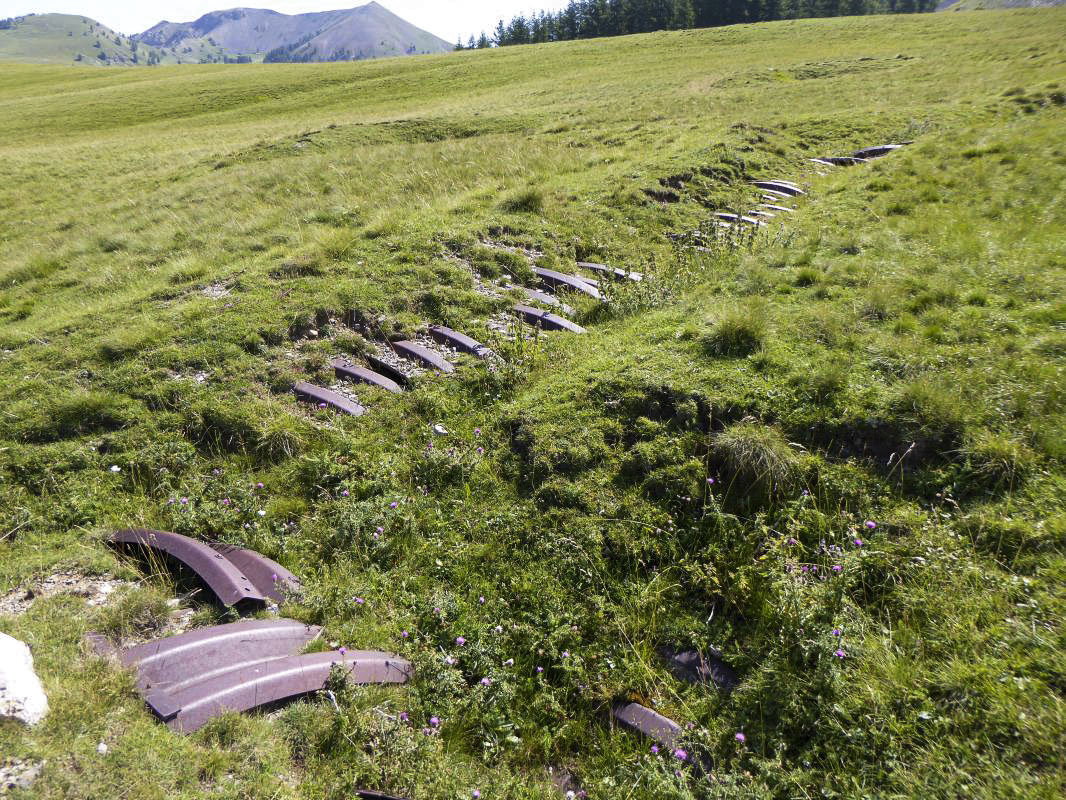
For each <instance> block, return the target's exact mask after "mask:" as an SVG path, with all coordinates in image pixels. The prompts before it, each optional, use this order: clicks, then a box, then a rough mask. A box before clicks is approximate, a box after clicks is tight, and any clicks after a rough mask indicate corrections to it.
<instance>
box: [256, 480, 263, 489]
mask: <svg viewBox="0 0 1066 800" xmlns="http://www.w3.org/2000/svg"><path fill="white" fill-rule="evenodd" d="M255 488H256V489H262V488H263V482H262V481H260V482H259V483H257V484H256V485H255Z"/></svg>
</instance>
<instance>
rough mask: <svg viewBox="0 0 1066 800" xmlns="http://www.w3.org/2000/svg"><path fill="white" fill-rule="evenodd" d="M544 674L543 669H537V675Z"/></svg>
mask: <svg viewBox="0 0 1066 800" xmlns="http://www.w3.org/2000/svg"><path fill="white" fill-rule="evenodd" d="M542 672H544V667H537V674H538V675H539V674H540V673H542Z"/></svg>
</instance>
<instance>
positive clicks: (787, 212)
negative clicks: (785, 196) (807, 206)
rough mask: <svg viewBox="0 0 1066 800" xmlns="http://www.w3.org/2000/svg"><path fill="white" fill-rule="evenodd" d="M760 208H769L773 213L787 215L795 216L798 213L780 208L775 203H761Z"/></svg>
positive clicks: (792, 209)
mask: <svg viewBox="0 0 1066 800" xmlns="http://www.w3.org/2000/svg"><path fill="white" fill-rule="evenodd" d="M759 208H769V209H772V210H773V211H782V212H784V213H786V214H793V213H795V211H796V209H794V208H785V206H778V205H774V204H773V203H759Z"/></svg>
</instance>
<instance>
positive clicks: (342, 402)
mask: <svg viewBox="0 0 1066 800" xmlns="http://www.w3.org/2000/svg"><path fill="white" fill-rule="evenodd" d="M292 390H293V392H295V393H296V396H297V397H298V398H299V399H301V400H304V401H306V402H308V403H314V404H316V405H318V406H322V405H326V406H328V407H330V408H332V409H334V410H336V411H340V412H341V413H343V414H351V415H352V416H353V417H361V416H363V414H365V413H366V409H365V408H363V407H362V406H361V405H359V404H358V403H356V402H355V401H354V400H350V399H348V398H347V397H345V396H344V395H343V394H338V393H337V392H333V391H330V390H329V389H323V388H322V387H321V386H315V385H314V384H313V383H307V382H306V381H300V382H299V383H297V384H296V385H295V386H294V387H293V388H292Z"/></svg>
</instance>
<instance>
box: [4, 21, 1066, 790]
mask: <svg viewBox="0 0 1066 800" xmlns="http://www.w3.org/2000/svg"><path fill="white" fill-rule="evenodd" d="M1064 22H1066V16H1064V13H1063V11H1062V10H1059V9H1043V10H1033V11H1029V10H1020V11H1011V12H987V13H981V14H961V13H960V14H950V15H936V16H933V15H923V16H920V17H919V16H915V17H907V18H902V17H896V18H891V19H888V18H877V17H867V18H861V19H845V20H812V21H800V22H788V23H775V24H762V25H754V26H744V27H736V28H730V29H719V30H711V31H686V32H679V33H662V34H653V35H647V36H638V37H621V38H617V39H613V40H611V41H610V42H609V43H605V42H599V41H597V42H567V43H559V44H550V45H544V46H538V47H529V48H508V49H502V50H494V51H486V52H479V53H458V54H450V55H447V56H441V57H427V58H420V59H405V60H402V59H398V60H391V61H380V62H366V63H360V64H322V65H298V66H297V65H267V66H257V65H250V66H248V67H246V68H241V69H240V70H227V69H225V68H224V67H220V66H203V67H196V66H183V67H180V68H178V67H175V68H168V67H161V68H159V69H156V70H152V71H150V72H137V71H122V72H119V71H98V72H90V71H83V70H78V71H74V70H70V69H61V68H49V67H10V68H5V69H4V70H3V71H2V72H0V156H2V157H0V175H2V177H3V180H2V181H0V207H2V208H3V209H4V213H3V214H2V215H0V240H2V241H3V243H4V247H3V248H0V287H2V288H0V376H2V377H3V380H2V381H0V408H2V411H0V465H2V471H0V596H3V595H6V593H7V592H9V591H19V592H20V595H19V596H20V597H22V596H23V594H24V591H25V587H32V586H33V585H34V581H35V580H37V579H39V578H41V577H44V576H47V575H50V574H52V573H54V572H56V571H58V570H60V569H63V570H65V569H74V570H78V571H81V572H84V573H87V574H93V575H98V574H102V573H114V574H117V575H119V576H121V577H123V578H124V579H127V580H132V581H136V582H137V583H138V584H139V585H137V586H134V587H130V588H129V589H127V590H124V591H123V592H121V593H119V594H118V595H117V596H116V597H115V598H114V599H113V600H112V601H111V602H109V603H108V604H106V605H105V606H103V607H101V608H90V607H88V606H87V605H86V604H85V602H84V601H83V600H82V599H81V598H79V597H76V596H71V595H62V594H60V595H54V596H48V597H40V598H38V599H37V600H36V601H35V602H34V603H33V604H32V606H31V607H30V608H29V610H28V611H26V612H25V613H22V614H18V615H8V616H2V615H0V630H3V631H5V632H7V633H11V634H12V635H15V636H17V637H19V638H21V639H24V640H26V641H27V642H29V643H30V644H31V645H32V646H33V648H34V655H35V658H36V663H37V667H38V670H39V672H40V673H41V676H42V678H43V680H44V683H45V685H46V688H47V689H48V691H49V694H50V698H51V703H52V713H51V715H50V717H49V718H48V719H47V721H46V722H45V723H43V725H42V726H41V727H39V728H37V729H34V730H32V731H27V730H24V729H21V728H17V727H15V726H13V725H4V726H0V752H3V753H4V754H5V756H7V755H8V754H10V755H11V756H12V757H16V758H20V759H31V760H46V761H47V764H46V765H45V767H44V769H43V771H42V774H41V776H40V778H39V779H38V781H37V783H36V785H35V786H34V788H33V789H32V790H31V791H30V792H23V793H22V795H23V796H33V797H41V798H60V797H62V798H71V797H73V798H78V797H82V798H90V797H92V798H96V797H117V796H129V797H146V798H154V797H167V798H194V797H195V798H199V797H203V796H218V797H254V798H259V797H263V798H265V797H314V798H337V799H338V800H339V799H340V798H350V797H352V796H353V794H354V790H355V789H357V788H363V787H366V788H377V789H380V790H387V791H390V792H392V793H396V794H400V795H404V796H411V797H416V798H463V797H471V796H474V795H473V793H474V791H475V790H476V791H477V792H479V793H480V796H481V797H483V798H490V797H492V798H513V799H518V798H521V799H522V800H527V799H528V800H532V799H533V798H545V799H547V798H552V797H558V796H560V794H561V792H560V791H559V790H557V789H556V788H555V787H554V786H553V778H556V779H557V778H558V777H559V775H560V774H561V773H563V772H564V771H565V772H566V773H568V774H570V775H571V776H573V778H574V780H575V782H576V784H575V788H574V789H573V791H575V792H576V791H579V790H583V791H585V792H587V793H588V795H589V796H590V797H594V798H612V800H613V798H618V797H631V798H656V800H658V799H659V798H678V799H679V800H680V799H682V798H704V797H726V798H749V797H774V798H791V797H810V796H823V797H848V798H852V797H871V798H872V797H958V796H968V797H987V798H992V797H1027V798H1057V797H1059V796H1061V795H1062V793H1063V790H1064V788H1066V775H1064V771H1063V767H1062V757H1061V754H1062V752H1064V750H1066V718H1064V708H1063V697H1062V695H1063V691H1064V686H1066V681H1064V675H1063V666H1062V665H1063V658H1062V653H1063V649H1064V648H1063V645H1064V641H1063V629H1062V620H1063V619H1064V618H1066V597H1064V589H1063V587H1064V586H1066V583H1064V580H1063V579H1064V571H1066V561H1064V558H1063V552H1064V547H1066V514H1064V512H1063V508H1064V507H1066V504H1064V500H1066V473H1064V469H1063V462H1064V459H1066V449H1064V446H1063V442H1064V441H1066V436H1064V421H1066V410H1064V398H1063V387H1064V386H1066V380H1064V379H1063V377H1064V376H1063V362H1062V356H1063V352H1064V346H1063V335H1064V334H1063V326H1064V325H1066V305H1064V303H1063V300H1062V296H1061V295H1062V286H1063V285H1064V283H1066V281H1064V272H1066V260H1064V256H1063V251H1062V238H1063V231H1064V230H1066V211H1064V205H1063V203H1062V202H1061V187H1062V186H1063V185H1066V152H1064V150H1063V145H1062V130H1063V110H1064V109H1063V104H1062V102H1061V93H1062V88H1061V87H1062V86H1064V85H1066V68H1064V66H1063V64H1064V63H1066V62H1064V60H1063V54H1064V52H1066V50H1064V44H1063V43H1062V42H1061V41H1060V39H1061V37H1059V36H1057V32H1058V31H1059V30H1061V29H1062V27H1063V23H1064ZM149 77H150V80H149ZM893 140H904V141H913V142H914V143H913V144H912V145H910V146H908V147H906V148H904V149H903V150H901V151H899V152H897V153H894V154H893V155H891V156H888V157H886V158H884V159H881V160H878V161H875V162H873V163H871V164H867V165H860V166H855V167H849V168H839V169H835V170H824V173H825V174H822V172H823V171H822V170H821V169H820V168H819V167H817V166H815V165H813V164H811V162H810V161H809V159H810V158H811V157H812V156H820V155H836V154H845V153H848V152H851V151H853V150H854V149H856V148H858V147H860V146H863V145H868V144H877V143H881V142H885V141H893ZM755 176H775V177H781V178H787V179H790V180H793V181H798V182H802V183H803V184H804V186H805V187H806V188H807V189H808V190H809V196H808V197H807V198H805V199H803V200H801V201H799V202H797V203H796V206H797V208H796V211H795V212H794V213H791V214H786V213H782V214H781V216H780V217H779V218H775V220H774V222H773V225H771V226H769V228H768V229H767V230H766V231H763V232H760V233H759V234H757V235H754V236H737V235H733V234H730V233H728V232H724V231H723V232H721V233H718V232H717V231H719V230H720V229H717V228H715V227H714V226H713V225H710V224H708V222H709V218H710V215H711V213H712V212H713V211H715V210H734V211H736V210H743V206H744V204H745V203H747V202H750V200H749V199H748V198H749V197H750V195H745V192H746V191H747V190H746V189H745V188H744V187H745V183H746V181H747V180H748V179H750V178H752V177H755ZM786 217H787V218H786ZM575 260H583V261H606V262H609V263H612V264H615V265H618V266H626V267H628V268H630V269H633V270H637V271H640V272H642V273H644V275H645V280H644V281H642V282H641V283H640V284H633V285H632V286H630V285H628V284H620V285H618V286H611V287H610V288H609V289H606V290H605V293H606V295H607V298H608V300H607V302H606V303H605V304H597V303H596V302H595V301H593V300H592V299H591V298H584V297H579V298H572V297H568V298H566V299H567V302H569V303H571V304H572V305H573V306H575V316H576V318H577V319H578V321H580V322H581V323H582V324H584V325H587V326H588V328H589V332H588V333H586V334H585V335H584V336H565V335H555V334H548V335H540V336H537V337H536V338H534V339H531V340H526V339H524V338H521V337H512V338H507V337H506V336H504V335H502V334H500V333H498V332H497V333H492V332H490V330H489V329H488V327H487V323H488V320H489V319H490V318H491V317H493V315H496V314H498V313H499V312H500V311H501V310H502V309H505V308H506V307H507V305H508V304H509V303H510V302H512V300H511V299H510V298H509V297H506V296H504V294H505V293H503V292H502V291H501V296H498V297H497V296H493V294H492V292H491V291H488V290H487V288H486V287H488V286H489V279H490V278H494V277H504V276H507V277H508V278H509V279H511V280H513V281H517V282H526V281H530V278H531V273H530V269H531V266H532V265H533V264H538V265H541V266H546V267H555V268H564V269H570V268H571V266H572V264H573V263H574V261H575ZM475 275H476V276H478V277H475ZM425 322H434V323H441V324H446V325H448V326H450V327H453V328H456V329H459V330H462V331H464V332H467V333H469V334H471V335H474V336H476V337H478V338H481V339H483V340H484V341H486V342H487V343H489V344H490V345H491V346H492V347H493V348H494V349H496V350H497V352H499V353H500V355H501V359H502V360H501V363H500V366H499V368H498V369H496V370H490V369H488V368H487V367H486V366H485V365H483V364H480V363H479V362H475V361H474V360H472V359H471V360H469V361H465V362H464V364H463V368H462V369H460V370H459V371H458V372H457V373H456V374H455V375H454V376H450V377H433V376H421V377H416V378H415V379H414V381H413V388H412V389H411V391H409V392H406V393H404V394H402V395H387V394H385V393H384V392H378V391H377V390H373V389H370V388H369V387H362V386H360V387H356V392H357V393H358V395H359V399H360V401H361V402H362V403H363V404H364V405H366V406H367V407H368V408H369V413H368V414H367V415H366V416H364V417H361V418H358V419H352V418H338V417H334V416H332V415H331V414H329V413H327V412H325V411H320V410H317V409H314V408H310V407H307V406H301V405H299V404H297V403H296V401H295V400H294V399H293V397H292V396H291V394H290V388H291V386H292V385H293V383H294V382H295V381H296V380H300V379H313V380H319V381H329V380H331V376H330V371H329V368H328V363H329V359H330V358H331V357H334V356H338V355H348V356H349V357H353V358H355V359H358V358H359V357H361V356H362V355H363V354H365V353H366V352H368V350H369V348H371V347H373V346H375V344H376V343H381V342H383V341H385V340H387V339H390V338H400V337H404V336H409V335H411V334H412V332H414V331H416V330H417V329H418V327H419V326H420V325H422V324H423V323H425ZM516 332H517V329H514V328H512V329H511V331H510V333H512V334H513V333H516ZM435 426H442V429H443V430H446V431H447V433H446V434H441V433H439V432H435V431H434V427H435ZM133 525H138V526H147V527H158V528H164V529H170V530H177V531H179V532H182V533H185V534H188V535H192V536H196V537H201V538H204V539H210V540H221V541H225V542H229V543H233V544H240V545H243V546H247V547H252V548H254V549H257V550H259V551H261V552H263V553H265V554H267V555H269V556H271V557H274V558H277V559H278V560H280V561H281V562H282V563H284V564H285V565H286V566H287V567H289V568H291V569H292V570H293V571H295V572H296V573H298V574H300V575H302V576H303V577H304V579H305V586H306V593H305V594H304V596H302V597H300V598H297V599H294V600H293V601H292V602H290V603H287V604H286V605H285V606H284V607H283V608H282V613H284V614H286V615H289V616H293V617H297V618H299V619H302V620H305V621H307V622H311V623H315V624H321V625H324V626H325V632H324V636H323V639H322V641H321V642H320V643H319V644H318V646H320V647H335V646H339V645H341V644H343V645H346V646H348V647H358V648H380V649H387V650H391V651H394V652H398V653H401V654H403V655H404V656H405V657H407V658H410V659H411V660H412V661H413V662H414V663H415V666H416V671H417V672H416V674H417V678H416V680H415V681H414V683H413V684H412V685H410V686H409V687H405V688H402V689H388V690H379V689H365V688H347V687H343V686H340V685H338V686H336V687H334V697H335V700H336V704H334V703H333V702H331V700H329V699H326V698H309V699H307V700H306V701H302V702H300V703H297V704H295V705H292V706H289V707H287V708H285V709H283V710H280V711H278V712H277V713H272V714H263V715H257V716H236V715H231V716H227V717H225V718H223V719H221V720H219V721H217V722H215V723H213V724H212V725H210V726H208V727H207V728H205V729H204V730H202V731H200V732H198V733H197V734H195V735H193V736H191V737H187V738H186V737H178V736H175V735H174V734H172V733H170V732H169V731H168V730H167V729H166V728H165V727H163V726H161V725H159V724H158V723H157V722H156V721H155V720H154V719H153V718H152V717H151V715H150V713H149V712H148V711H147V710H146V708H145V707H144V705H143V702H142V701H141V700H140V699H139V698H138V696H137V695H136V694H135V692H134V691H133V685H132V683H133V682H132V679H131V677H130V676H129V675H126V674H123V673H121V672H120V671H118V670H117V669H116V668H115V667H114V666H113V665H111V664H109V663H107V662H104V661H102V660H100V659H98V658H96V657H94V656H92V655H91V654H90V653H89V651H88V650H87V649H86V648H85V647H84V645H83V644H82V636H83V634H84V633H85V632H86V631H88V630H98V631H101V630H102V631H104V632H106V633H109V634H111V635H112V636H115V637H129V638H134V639H135V638H143V637H146V636H152V635H156V634H157V633H158V632H159V631H160V630H164V626H165V624H166V623H167V620H168V618H169V615H170V614H171V613H172V611H174V609H171V608H170V606H169V605H168V604H167V601H175V600H176V601H177V603H178V605H179V606H180V608H181V609H184V610H186V611H193V612H195V617H194V620H193V621H194V622H195V623H196V624H212V623H215V622H219V621H224V620H225V619H227V618H228V617H227V616H226V615H225V614H224V612H222V611H221V610H220V609H217V608H214V607H213V606H212V605H211V604H210V603H209V602H208V601H207V599H206V598H204V597H203V596H202V595H201V594H193V595H191V596H190V595H189V594H188V592H189V591H190V590H192V589H195V586H191V587H190V586H186V585H184V584H181V583H177V584H172V583H170V582H168V580H166V579H164V577H163V575H162V574H161V573H160V572H159V571H158V570H157V569H155V568H154V567H152V566H151V565H144V564H138V563H135V562H128V561H125V560H119V558H118V556H117V555H116V554H114V553H113V552H111V551H110V550H109V549H108V548H107V547H106V546H105V545H104V543H103V538H104V535H105V534H106V533H107V532H108V531H109V530H111V529H114V528H116V527H120V526H121V527H128V526H133ZM360 600H361V601H362V602H359V601H360ZM405 632H406V634H407V635H406V636H405V635H404V633H405ZM460 637H461V639H462V643H460ZM662 648H674V649H685V648H698V649H701V650H704V651H707V652H709V651H710V650H711V648H714V649H715V650H716V651H717V652H720V653H721V655H722V657H723V659H724V660H725V661H726V662H727V663H728V664H730V665H731V666H732V667H733V668H734V669H735V670H736V672H737V675H738V678H739V683H738V685H737V687H736V689H735V690H734V691H732V692H728V693H727V692H724V691H718V690H716V689H715V688H713V687H711V686H703V685H698V686H697V685H690V684H688V683H685V682H683V681H680V680H678V679H677V677H675V675H674V674H673V673H672V672H671V671H670V670H669V669H668V667H667V665H666V663H665V662H664V661H663V659H662V658H661V655H660V653H661V649H662ZM626 698H632V699H635V700H639V701H640V702H643V703H645V704H650V705H654V706H655V707H656V708H657V709H659V710H660V711H661V712H662V713H664V714H667V715H668V716H671V717H672V718H675V719H677V720H679V721H680V722H681V723H682V724H683V725H684V726H685V749H686V751H687V753H688V754H689V758H688V759H687V760H686V761H685V762H681V761H679V760H678V759H676V758H673V757H671V756H669V755H667V754H666V753H659V754H656V753H653V752H651V751H650V749H649V743H648V742H646V741H643V740H641V739H639V738H637V737H635V736H633V735H632V734H629V733H625V732H623V731H620V730H612V729H611V727H610V725H609V723H608V721H607V719H606V714H605V712H606V710H607V708H608V707H609V705H610V704H611V703H613V702H615V701H617V700H619V699H626ZM433 720H436V722H434V721H433ZM690 726H691V727H690ZM737 734H743V737H742V738H738V736H737ZM101 742H103V743H105V744H106V745H107V753H106V754H101V753H100V752H99V750H98V745H99V744H100V743H101ZM705 761H706V762H707V763H711V764H712V768H711V770H710V772H709V773H708V772H705V771H703V770H701V769H699V768H698V767H697V766H695V765H696V764H698V763H704V762H705ZM15 796H18V794H16V795H15Z"/></svg>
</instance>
